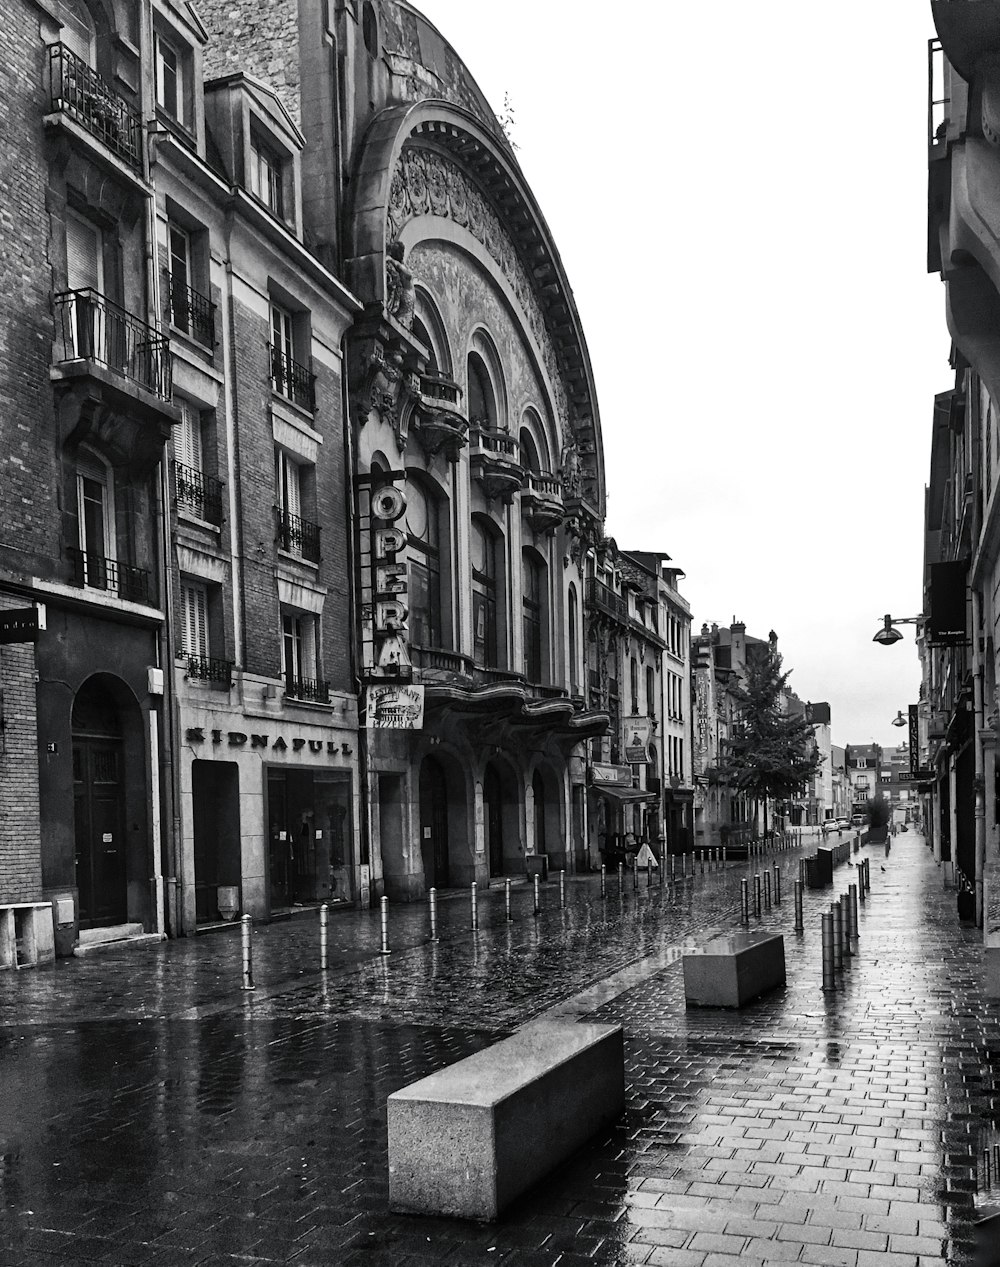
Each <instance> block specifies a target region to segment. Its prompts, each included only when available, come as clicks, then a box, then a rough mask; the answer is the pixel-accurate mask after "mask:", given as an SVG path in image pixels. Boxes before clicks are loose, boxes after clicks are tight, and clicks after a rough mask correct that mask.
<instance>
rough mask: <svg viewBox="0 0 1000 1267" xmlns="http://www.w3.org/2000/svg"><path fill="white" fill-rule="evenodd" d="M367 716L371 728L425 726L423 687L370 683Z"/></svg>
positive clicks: (413, 727) (366, 702) (366, 707)
mask: <svg viewBox="0 0 1000 1267" xmlns="http://www.w3.org/2000/svg"><path fill="white" fill-rule="evenodd" d="M364 717H365V725H366V726H368V727H369V728H370V729H372V730H422V729H423V726H424V688H423V687H422V686H410V685H409V684H404V683H398V684H397V683H392V684H391V685H390V684H387V685H385V686H369V687H368V689H367V692H366V696H365V712H364Z"/></svg>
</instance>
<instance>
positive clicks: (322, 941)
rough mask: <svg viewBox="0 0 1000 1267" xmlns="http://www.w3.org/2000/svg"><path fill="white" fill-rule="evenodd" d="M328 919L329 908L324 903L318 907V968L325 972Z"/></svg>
mask: <svg viewBox="0 0 1000 1267" xmlns="http://www.w3.org/2000/svg"><path fill="white" fill-rule="evenodd" d="M329 920H330V908H329V906H328V905H327V904H326V902H324V903H323V905H322V906H321V907H320V908H319V970H320V972H326V964H327V945H328V941H329V929H328V927H327V925H328V923H329Z"/></svg>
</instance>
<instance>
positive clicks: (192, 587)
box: [181, 581, 209, 659]
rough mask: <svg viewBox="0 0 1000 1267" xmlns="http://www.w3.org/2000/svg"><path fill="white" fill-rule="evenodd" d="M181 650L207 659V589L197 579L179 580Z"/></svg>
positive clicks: (187, 654)
mask: <svg viewBox="0 0 1000 1267" xmlns="http://www.w3.org/2000/svg"><path fill="white" fill-rule="evenodd" d="M181 619H182V622H183V623H182V625H181V651H182V652H183V654H184V655H186V656H198V657H199V658H201V659H208V654H209V650H208V646H209V644H208V589H207V587H206V586H205V585H203V584H201V583H200V582H198V581H181Z"/></svg>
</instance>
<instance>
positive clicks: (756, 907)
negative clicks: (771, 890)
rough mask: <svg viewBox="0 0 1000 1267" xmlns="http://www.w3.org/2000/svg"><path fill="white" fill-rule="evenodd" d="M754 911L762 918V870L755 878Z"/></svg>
mask: <svg viewBox="0 0 1000 1267" xmlns="http://www.w3.org/2000/svg"><path fill="white" fill-rule="evenodd" d="M753 913H754V915H756V916H757V918H758V919H760V872H759V871H758V872H757V874H756V875H755V876H754V878H753Z"/></svg>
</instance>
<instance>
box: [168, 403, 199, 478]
mask: <svg viewBox="0 0 1000 1267" xmlns="http://www.w3.org/2000/svg"><path fill="white" fill-rule="evenodd" d="M177 403H178V404H179V405H180V407H181V425H180V426H179V427H178V428H177V430H176V431H175V432H174V453H175V454H176V456H177V461H178V462H182V463H183V464H184V466H186V467H189V468H190V470H192V471H197V472H198V473H199V474H201V472H202V471H203V470H204V468H205V451H204V439H203V431H202V422H201V413H200V412H199V411H198V410H197V409H196V408H195V407H194V405H192V404H191V403H190V402H189V401H186V400H178V402H177Z"/></svg>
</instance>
